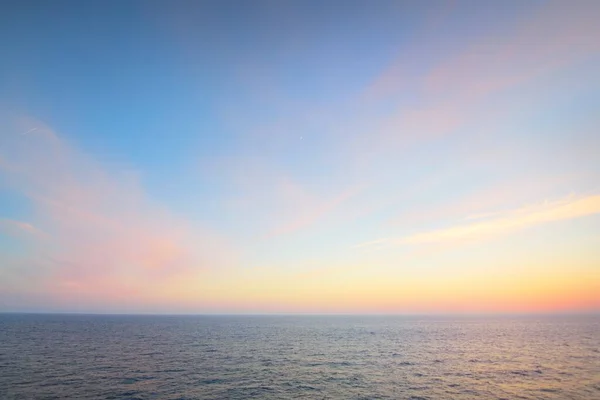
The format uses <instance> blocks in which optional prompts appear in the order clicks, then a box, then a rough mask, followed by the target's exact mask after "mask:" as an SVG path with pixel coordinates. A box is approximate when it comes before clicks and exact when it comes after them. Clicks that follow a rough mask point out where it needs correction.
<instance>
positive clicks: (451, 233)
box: [356, 195, 600, 247]
mask: <svg viewBox="0 0 600 400" xmlns="http://www.w3.org/2000/svg"><path fill="white" fill-rule="evenodd" d="M599 213H600V195H591V196H585V197H578V198H574V197H570V198H567V199H563V200H558V201H553V202H544V203H541V204H537V205H533V206H527V207H523V208H519V209H515V210H511V211H507V212H505V213H490V214H488V215H489V216H493V218H489V219H486V220H484V221H481V222H473V223H467V224H462V225H457V226H453V227H450V228H443V229H437V230H433V231H427V232H422V233H417V234H414V235H410V236H405V237H399V238H382V239H376V240H372V241H369V242H365V243H361V244H358V245H357V246H356V247H369V246H374V245H423V244H448V243H460V242H469V241H475V240H480V239H486V238H491V237H497V236H501V235H506V234H510V233H513V232H516V231H519V230H522V229H526V228H529V227H533V226H536V225H540V224H545V223H549V222H554V221H561V220H569V219H574V218H579V217H584V216H589V215H594V214H599ZM481 217H482V218H484V217H485V215H484V216H481Z"/></svg>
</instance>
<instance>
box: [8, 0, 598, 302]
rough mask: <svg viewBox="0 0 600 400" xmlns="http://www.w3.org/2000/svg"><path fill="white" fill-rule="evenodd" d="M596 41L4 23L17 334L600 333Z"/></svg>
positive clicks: (546, 13) (458, 32)
mask: <svg viewBox="0 0 600 400" xmlns="http://www.w3.org/2000/svg"><path fill="white" fill-rule="evenodd" d="M599 20H600V2H598V1H594V0H590V1H583V0H581V1H580V0H574V1H542V0H532V1H527V2H524V1H510V0H509V1H506V0H501V1H500V0H498V1H486V2H480V1H433V0H431V1H429V0H428V1H384V0H382V1H376V2H370V1H353V0H351V1H337V0H333V1H326V2H318V1H301V2H300V1H258V0H257V1H252V2H248V1H229V0H227V1H179V0H176V1H169V2H164V1H131V0H126V1H112V0H109V1H94V0H92V1H85V2H80V1H62V0H57V1H53V2H44V1H28V0H25V1H4V2H2V3H1V4H0V55H1V60H2V62H0V311H9V312H86V313H194V314H196V313H199V314H201V313H394V314H422V313H424V314H427V313H480V312H485V313H487V312H492V313H494V312H501V313H504V312H519V313H520V312H572V311H573V312H589V311H591V312H597V311H600V24H598V21H599Z"/></svg>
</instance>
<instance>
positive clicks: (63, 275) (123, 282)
mask: <svg viewBox="0 0 600 400" xmlns="http://www.w3.org/2000/svg"><path fill="white" fill-rule="evenodd" d="M24 124H25V126H22V125H23V123H20V124H19V123H17V124H15V125H14V126H12V129H5V130H4V131H3V132H2V136H1V137H0V143H1V146H0V148H1V149H2V150H1V151H0V157H1V158H2V160H3V163H2V165H1V166H0V174H2V176H3V177H4V178H5V180H6V181H7V182H8V183H7V184H8V186H9V188H10V189H12V190H13V191H15V192H17V193H19V194H21V195H22V196H24V197H25V198H27V199H28V200H29V201H30V202H31V205H32V206H33V209H34V210H35V212H34V214H33V216H32V217H31V221H32V222H31V223H26V222H22V221H15V220H2V221H1V223H0V226H1V227H2V228H3V229H4V230H10V231H11V232H15V231H18V232H23V233H27V234H28V235H27V237H23V240H24V241H25V242H27V243H28V244H29V245H30V246H31V251H30V254H32V255H35V257H33V256H25V257H27V261H26V262H27V263H29V264H30V265H37V266H38V268H39V270H40V271H45V272H46V273H44V274H39V276H38V279H40V280H41V281H40V282H38V283H39V285H41V287H43V288H44V289H43V290H44V291H45V292H47V293H50V294H51V295H53V296H63V295H65V293H78V294H79V295H83V296H84V297H85V296H87V295H90V296H91V294H92V293H104V294H105V295H106V296H112V295H115V296H116V294H117V293H121V294H123V293H135V294H136V295H140V294H141V293H144V292H148V291H149V290H151V288H152V287H153V286H155V285H156V284H157V283H158V282H162V283H164V284H168V282H169V280H170V279H172V278H175V277H177V278H179V277H181V276H187V277H189V278H190V279H198V277H199V276H201V274H202V272H203V271H206V270H211V269H219V268H223V267H225V266H226V265H229V262H230V261H231V260H232V258H233V257H234V256H233V254H234V252H233V251H232V249H231V247H229V245H228V243H227V242H226V241H225V240H224V238H222V237H220V236H219V235H218V234H216V233H214V232H212V231H211V230H209V229H207V228H204V227H198V226H190V224H189V223H187V221H186V220H185V219H183V218H180V217H178V216H176V215H175V214H173V213H172V212H170V211H169V210H167V209H165V208H163V207H161V206H159V205H158V204H155V203H154V202H153V201H152V200H151V199H149V198H148V196H147V195H146V193H145V192H144V190H143V189H142V187H141V185H140V183H139V178H137V177H136V176H135V175H132V174H130V173H123V172H120V171H112V170H110V168H106V167H104V166H103V165H102V164H101V163H99V162H98V161H96V160H94V159H93V158H92V157H90V156H88V155H87V154H85V153H83V152H81V151H79V150H77V149H76V148H75V147H73V146H71V145H70V144H69V143H67V141H66V140H64V139H62V138H60V137H59V136H58V135H57V134H55V133H54V132H53V131H52V130H51V129H49V128H47V127H40V123H39V122H36V123H35V126H36V127H37V129H35V130H32V129H33V128H30V125H31V124H32V122H28V121H25V123H24ZM27 128H29V134H28V135H26V136H23V135H18V134H17V133H18V132H19V130H21V131H22V130H24V129H25V130H26V129H27ZM42 232H43V234H42ZM21 236H23V235H21ZM5 283H6V284H10V283H9V282H5ZM33 283H35V282H33ZM33 283H31V282H30V284H33Z"/></svg>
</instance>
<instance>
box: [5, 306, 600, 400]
mask: <svg viewBox="0 0 600 400" xmlns="http://www.w3.org/2000/svg"><path fill="white" fill-rule="evenodd" d="M0 398H1V399H63V398H70V399H249V398H257V399H258V398H260V399H294V398H298V399H300V398H303V399H375V398H380V399H384V398H385V399H482V398H483V399H600V316H597V315H596V316H562V317H558V316H556V317H548V316H541V317H494V318H491V317H486V318H484V317H460V318H450V317H440V318H434V317H396V316H385V317H384V316H365V317H359V316H93V315H88V316H84V315H18V314H4V315H0Z"/></svg>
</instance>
